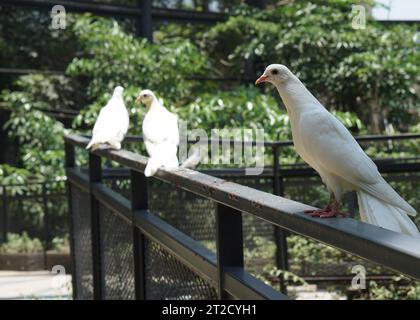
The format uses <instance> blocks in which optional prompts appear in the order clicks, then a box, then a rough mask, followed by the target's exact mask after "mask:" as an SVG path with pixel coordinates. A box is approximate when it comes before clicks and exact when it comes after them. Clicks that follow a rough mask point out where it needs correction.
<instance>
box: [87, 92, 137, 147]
mask: <svg viewBox="0 0 420 320" xmlns="http://www.w3.org/2000/svg"><path fill="white" fill-rule="evenodd" d="M123 91H124V88H123V87H120V86H118V87H115V89H114V93H113V95H112V97H111V99H110V100H109V101H108V103H107V104H106V106H105V107H103V108H102V109H101V111H100V112H99V116H98V118H97V119H96V122H95V125H94V127H93V131H92V139H91V140H90V142H89V144H88V145H87V146H86V149H90V148H92V150H95V149H96V148H97V147H98V146H99V145H100V144H101V143H107V144H108V145H109V146H110V147H111V148H112V149H117V150H119V149H121V142H122V141H123V140H124V137H125V135H126V134H127V131H128V125H129V122H130V117H129V115H128V111H127V108H126V107H125V104H124V100H123V96H122V94H123Z"/></svg>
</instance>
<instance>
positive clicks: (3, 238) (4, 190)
mask: <svg viewBox="0 0 420 320" xmlns="http://www.w3.org/2000/svg"><path fill="white" fill-rule="evenodd" d="M2 200H3V201H2V202H3V210H2V213H3V214H2V225H3V227H2V235H3V236H2V239H1V242H7V227H8V226H7V224H8V221H7V220H8V219H7V187H6V186H3V194H2Z"/></svg>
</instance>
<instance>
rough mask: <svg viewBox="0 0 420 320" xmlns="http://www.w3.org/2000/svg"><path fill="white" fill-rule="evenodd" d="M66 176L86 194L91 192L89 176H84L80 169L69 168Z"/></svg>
mask: <svg viewBox="0 0 420 320" xmlns="http://www.w3.org/2000/svg"><path fill="white" fill-rule="evenodd" d="M66 175H67V179H68V180H69V182H71V183H73V184H75V185H76V186H77V187H78V188H80V189H82V190H83V191H85V192H90V191H89V190H90V189H89V176H88V175H87V174H84V173H82V172H81V171H80V169H78V168H67V169H66Z"/></svg>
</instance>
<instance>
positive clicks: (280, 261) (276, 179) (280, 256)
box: [272, 145, 289, 293]
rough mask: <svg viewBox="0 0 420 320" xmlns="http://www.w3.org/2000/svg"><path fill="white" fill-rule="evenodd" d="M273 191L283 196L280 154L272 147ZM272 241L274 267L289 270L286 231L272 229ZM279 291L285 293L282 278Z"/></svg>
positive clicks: (276, 148)
mask: <svg viewBox="0 0 420 320" xmlns="http://www.w3.org/2000/svg"><path fill="white" fill-rule="evenodd" d="M272 150H273V157H274V165H273V189H274V194H275V195H277V196H283V195H284V186H283V178H282V177H281V175H280V152H279V146H277V145H273V149H272ZM274 239H275V242H276V265H277V268H278V269H280V270H288V269H289V262H288V260H289V257H288V253H287V237H286V230H284V229H283V228H279V227H274ZM280 290H281V291H282V292H283V293H286V284H285V283H284V281H283V278H281V279H280Z"/></svg>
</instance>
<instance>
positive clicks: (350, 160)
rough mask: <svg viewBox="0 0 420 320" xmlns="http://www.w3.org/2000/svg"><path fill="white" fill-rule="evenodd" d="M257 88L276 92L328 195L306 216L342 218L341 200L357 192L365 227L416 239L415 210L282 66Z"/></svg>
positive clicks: (261, 79) (303, 154)
mask: <svg viewBox="0 0 420 320" xmlns="http://www.w3.org/2000/svg"><path fill="white" fill-rule="evenodd" d="M261 82H270V83H272V84H273V85H274V86H275V87H276V88H277V90H278V92H279V94H280V97H281V99H282V100H283V102H284V105H285V106H286V109H287V113H288V114H289V118H290V124H291V128H292V135H293V143H294V146H295V148H296V151H297V153H298V154H299V155H300V156H301V157H302V158H303V160H304V161H305V162H307V163H308V164H309V165H310V166H311V167H313V168H314V169H315V170H316V171H317V172H318V173H319V175H320V176H321V178H322V181H323V182H324V183H325V184H326V185H327V188H328V189H329V191H330V192H331V200H330V202H329V204H328V206H327V207H326V208H325V209H321V210H313V211H307V212H306V213H308V214H310V215H311V216H313V217H322V218H326V217H334V216H338V215H345V214H344V213H343V212H340V211H339V209H340V202H341V199H342V196H343V194H344V193H346V192H348V191H356V192H357V197H358V202H359V212H360V216H361V219H362V220H363V221H365V222H367V223H370V224H374V225H377V226H380V227H382V228H385V229H389V230H393V231H396V232H400V233H405V234H407V235H411V236H413V237H420V233H419V231H418V229H417V227H416V225H415V224H414V223H413V221H411V220H410V218H409V217H408V216H407V215H411V216H415V215H416V210H414V208H413V207H412V206H410V205H409V204H408V203H407V202H406V201H405V200H404V199H403V198H401V196H399V195H398V193H397V192H396V191H395V190H394V189H392V187H391V186H390V185H389V184H388V183H387V182H386V181H385V180H384V179H383V178H382V176H381V175H380V173H379V171H378V169H377V167H376V165H375V163H374V162H373V161H372V160H371V159H370V158H369V157H368V156H367V155H366V154H365V153H364V151H363V150H362V148H361V147H360V146H359V144H358V143H357V141H356V140H355V139H354V138H353V136H352V135H351V133H350V132H349V131H348V130H347V129H346V128H345V127H344V125H343V124H342V123H341V122H340V121H339V120H338V119H337V118H335V117H334V116H333V115H332V114H331V113H329V112H328V111H327V110H326V109H325V108H324V106H323V105H322V104H321V103H320V102H319V101H318V100H317V99H316V98H315V97H314V96H313V95H312V94H311V92H309V90H308V89H307V88H306V87H305V86H304V85H303V83H302V82H301V81H300V80H299V79H298V78H297V77H296V76H295V75H294V74H293V73H292V72H291V71H290V70H289V69H288V68H287V67H286V66H284V65H281V64H272V65H269V66H268V67H267V68H266V69H265V71H264V73H263V75H262V76H261V77H259V78H258V79H257V81H256V82H255V84H259V83H261Z"/></svg>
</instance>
